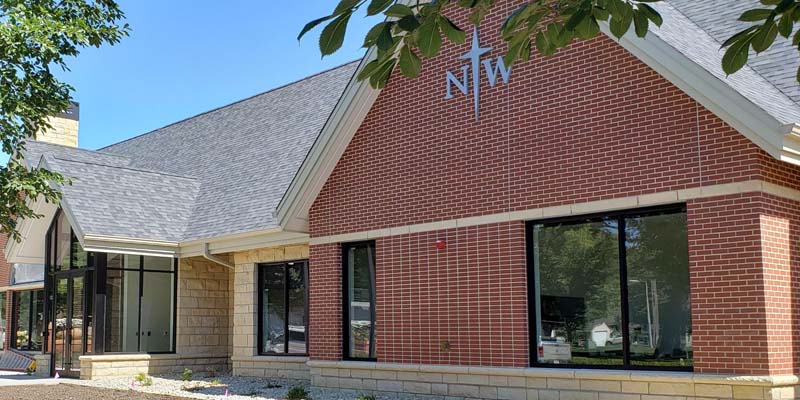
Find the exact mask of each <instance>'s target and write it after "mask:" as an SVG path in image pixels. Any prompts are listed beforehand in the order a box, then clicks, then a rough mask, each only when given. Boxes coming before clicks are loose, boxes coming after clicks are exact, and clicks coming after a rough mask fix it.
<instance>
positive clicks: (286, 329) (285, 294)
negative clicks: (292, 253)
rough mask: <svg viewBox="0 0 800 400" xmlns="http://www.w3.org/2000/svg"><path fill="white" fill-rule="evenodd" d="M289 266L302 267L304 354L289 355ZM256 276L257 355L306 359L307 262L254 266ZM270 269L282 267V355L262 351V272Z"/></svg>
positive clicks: (308, 326) (307, 341)
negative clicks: (304, 326)
mask: <svg viewBox="0 0 800 400" xmlns="http://www.w3.org/2000/svg"><path fill="white" fill-rule="evenodd" d="M289 264H302V265H303V285H304V287H305V290H304V291H303V292H304V293H305V295H304V296H305V307H304V308H305V313H306V318H305V320H306V332H305V335H306V351H305V353H289V279H288V275H289V267H290V265H289ZM256 267H257V268H256V269H257V274H256V279H258V282H257V283H256V287H257V289H256V290H258V292H257V293H258V307H257V310H256V312H257V314H258V318H257V319H258V329H257V335H258V340H257V341H256V346H258V348H257V349H256V351H257V353H258V355H260V356H275V357H308V354H309V342H310V340H309V332H310V330H311V329H310V328H311V324H310V321H311V320H310V318H309V314H308V300H309V293H308V260H296V261H291V260H290V261H282V262H274V263H261V264H257V265H256ZM271 267H283V301H284V318H283V329H284V330H283V332H284V333H283V334H284V338H285V339H284V341H283V342H284V343H283V353H272V352H266V351H264V270H265V269H267V268H271Z"/></svg>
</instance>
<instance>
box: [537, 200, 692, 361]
mask: <svg viewBox="0 0 800 400" xmlns="http://www.w3.org/2000/svg"><path fill="white" fill-rule="evenodd" d="M529 229H530V230H529V240H532V242H533V243H532V246H531V249H532V254H530V256H531V258H532V260H533V270H532V273H533V276H531V280H532V282H533V285H531V296H532V297H533V298H534V301H535V307H534V310H533V313H534V314H535V315H534V316H535V319H532V324H534V326H532V329H531V332H532V334H535V335H536V336H535V341H534V342H533V343H536V347H535V348H534V349H535V350H536V354H535V355H532V356H533V357H532V359H533V360H535V361H534V364H540V365H548V366H555V365H571V366H592V367H597V366H601V367H614V366H619V367H637V368H668V369H690V368H691V366H692V337H691V318H690V309H689V252H688V235H687V227H686V213H685V211H683V210H682V209H675V208H672V209H661V210H649V211H636V212H630V213H616V214H612V215H605V216H599V217H595V218H582V219H569V220H558V221H548V222H545V223H533V224H530V225H529ZM587 278H588V279H587Z"/></svg>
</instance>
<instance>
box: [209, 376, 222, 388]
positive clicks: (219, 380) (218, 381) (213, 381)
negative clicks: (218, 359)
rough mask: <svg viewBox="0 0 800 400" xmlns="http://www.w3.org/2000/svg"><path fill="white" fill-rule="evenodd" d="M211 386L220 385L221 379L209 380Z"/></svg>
mask: <svg viewBox="0 0 800 400" xmlns="http://www.w3.org/2000/svg"><path fill="white" fill-rule="evenodd" d="M211 384H212V385H217V386H219V385H222V379H219V378H214V379H212V380H211Z"/></svg>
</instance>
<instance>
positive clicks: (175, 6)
mask: <svg viewBox="0 0 800 400" xmlns="http://www.w3.org/2000/svg"><path fill="white" fill-rule="evenodd" d="M337 2H338V1H333V0H313V1H272V0H226V1H219V0H168V1H164V0H119V4H120V6H121V7H122V9H123V10H124V11H125V13H126V14H127V20H128V23H129V24H130V25H131V27H132V32H131V35H130V37H127V38H124V39H123V41H122V42H121V43H119V44H117V45H115V46H104V47H102V48H100V49H94V48H92V49H87V50H84V51H83V52H82V53H81V55H80V56H79V57H78V58H77V59H73V60H71V61H70V67H71V71H69V72H65V73H59V74H58V75H59V78H60V79H62V80H63V81H65V82H67V83H69V84H71V85H72V86H74V87H75V93H74V94H73V97H74V98H75V100H77V101H78V102H80V104H81V115H80V133H79V135H80V136H79V142H80V147H83V148H88V149H96V148H99V147H103V146H105V145H108V144H111V143H115V142H118V141H120V140H123V139H126V138H129V137H132V136H135V135H139V134H142V133H145V132H148V131H151V130H153V129H156V128H159V127H162V126H164V125H167V124H169V123H172V122H175V121H178V120H181V119H183V118H186V117H190V116H192V115H195V114H198V113H201V112H204V111H207V110H209V109H212V108H215V107H219V106H222V105H225V104H228V103H231V102H233V101H236V100H239V99H242V98H245V97H248V96H251V95H254V94H257V93H260V92H263V91H266V90H269V89H271V88H274V87H276V86H280V85H282V84H285V83H288V82H291V81H294V80H297V79H301V78H303V77H305V76H308V75H311V74H313V73H316V72H319V71H322V70H325V69H328V68H331V67H334V66H337V65H340V64H343V63H345V62H348V61H351V60H355V59H358V58H360V57H361V56H362V55H363V51H362V50H361V49H360V47H361V43H362V42H363V38H364V35H365V33H366V31H367V30H368V29H369V27H370V26H372V24H374V23H377V22H379V21H376V20H374V19H366V18H364V17H363V16H358V17H354V18H353V19H352V21H351V27H350V29H349V30H348V34H347V37H346V39H345V44H344V47H343V49H342V50H340V51H339V52H338V53H336V54H334V55H333V56H329V57H325V59H320V55H319V51H318V48H317V39H318V37H319V28H317V30H315V31H313V32H311V34H309V35H307V36H306V37H305V38H304V39H303V41H302V42H301V43H299V44H298V42H297V40H296V37H297V33H298V32H299V31H300V29H301V28H302V27H303V25H305V23H306V22H308V21H310V20H312V19H314V18H317V17H319V16H322V15H326V14H327V13H330V11H331V10H332V9H333V7H334V6H335V5H336V3H337Z"/></svg>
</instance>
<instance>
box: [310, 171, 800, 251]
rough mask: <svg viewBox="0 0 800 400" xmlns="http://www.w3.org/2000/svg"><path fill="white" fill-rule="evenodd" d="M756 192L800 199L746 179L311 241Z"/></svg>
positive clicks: (795, 192) (777, 187)
mask: <svg viewBox="0 0 800 400" xmlns="http://www.w3.org/2000/svg"><path fill="white" fill-rule="evenodd" d="M756 192H760V193H767V194H771V195H774V196H777V197H782V198H785V199H789V200H794V201H800V191H798V190H795V189H790V188H787V187H784V186H780V185H776V184H774V183H769V182H764V181H761V180H750V181H744V182H735V183H725V184H720V185H710V186H704V187H697V188H692V189H682V190H672V191H667V192H659V193H652V194H643V195H639V196H630V197H621V198H616V199H609V200H598V201H591V202H586V203H577V204H565V205H559V206H552V207H544V208H534V209H529V210H522V211H512V212H506V213H498V214H489V215H481V216H475V217H467V218H459V219H450V220H445V221H437V222H429V223H424V224H413V225H403V226H396V227H391V228H385V229H377V230H370V231H362V232H355V233H346V234H341V235H330V236H320V237H315V238H311V241H310V244H311V245H312V246H313V245H321V244H332V243H344V242H356V241H361V240H372V239H377V238H382V237H389V236H396V235H403V234H409V233H421V232H433V231H440V230H444V229H454V228H464V227H470V226H479V225H487V224H495V223H503V222H510V221H530V220H536V219H545V218H559V217H568V216H572V215H586V214H594V213H602V212H611V211H618V210H627V209H633V208H640V207H650V206H658V205H664V204H674V203H679V202H683V201H687V200H693V199H701V198H707V197H716V196H727V195H732V194H742V193H756Z"/></svg>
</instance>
